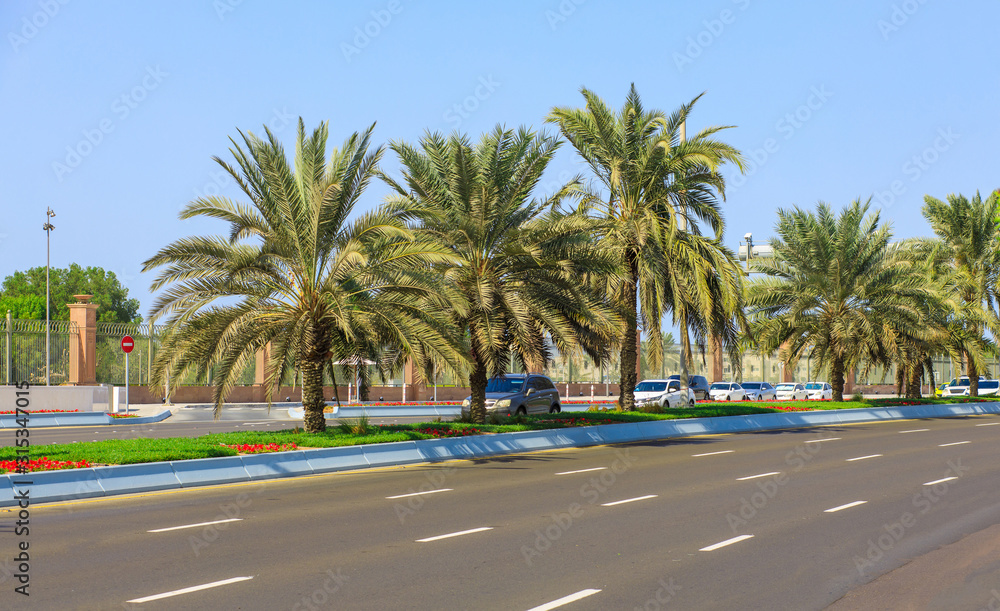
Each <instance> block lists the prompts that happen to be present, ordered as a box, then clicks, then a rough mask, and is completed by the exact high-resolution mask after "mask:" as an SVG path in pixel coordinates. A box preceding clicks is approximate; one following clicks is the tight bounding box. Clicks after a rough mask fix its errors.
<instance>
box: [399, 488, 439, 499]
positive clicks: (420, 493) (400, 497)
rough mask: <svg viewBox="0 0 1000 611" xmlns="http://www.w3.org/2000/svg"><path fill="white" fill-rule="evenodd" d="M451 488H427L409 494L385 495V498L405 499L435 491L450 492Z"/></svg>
mask: <svg viewBox="0 0 1000 611" xmlns="http://www.w3.org/2000/svg"><path fill="white" fill-rule="evenodd" d="M451 491H452V488H438V489H437V490H427V491H424V492H411V493H409V494H397V495H396V496H387V497H385V498H387V499H405V498H407V497H411V496H422V495H424V494H434V493H435V492H451Z"/></svg>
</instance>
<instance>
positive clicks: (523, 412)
mask: <svg viewBox="0 0 1000 611" xmlns="http://www.w3.org/2000/svg"><path fill="white" fill-rule="evenodd" d="M527 413H528V410H526V409H524V406H523V405H522V406H521V407H519V408H517V411H515V412H514V415H515V416H524V415H526V414H527Z"/></svg>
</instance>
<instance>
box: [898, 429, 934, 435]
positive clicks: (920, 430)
mask: <svg viewBox="0 0 1000 611" xmlns="http://www.w3.org/2000/svg"><path fill="white" fill-rule="evenodd" d="M929 430H930V429H913V430H910V431H900V432H899V434H900V435H902V434H903V433H923V432H924V431H929Z"/></svg>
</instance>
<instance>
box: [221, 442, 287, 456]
mask: <svg viewBox="0 0 1000 611" xmlns="http://www.w3.org/2000/svg"><path fill="white" fill-rule="evenodd" d="M226 447H227V448H232V449H234V450H236V451H237V452H239V453H240V454H263V453H266V452H286V451H288V450H294V449H296V448H297V447H298V446H296V445H295V444H294V443H283V444H281V445H278V444H276V443H240V444H233V445H227V446H226Z"/></svg>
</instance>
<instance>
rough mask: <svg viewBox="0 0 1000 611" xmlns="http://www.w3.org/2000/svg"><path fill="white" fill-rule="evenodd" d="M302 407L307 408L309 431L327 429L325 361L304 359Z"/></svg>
mask: <svg viewBox="0 0 1000 611" xmlns="http://www.w3.org/2000/svg"><path fill="white" fill-rule="evenodd" d="M302 407H303V408H305V416H304V417H303V420H304V422H305V427H306V432H307V433H322V432H323V431H325V430H326V418H325V417H324V415H323V408H325V407H326V402H325V401H323V361H318V362H317V361H315V360H303V361H302Z"/></svg>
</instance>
